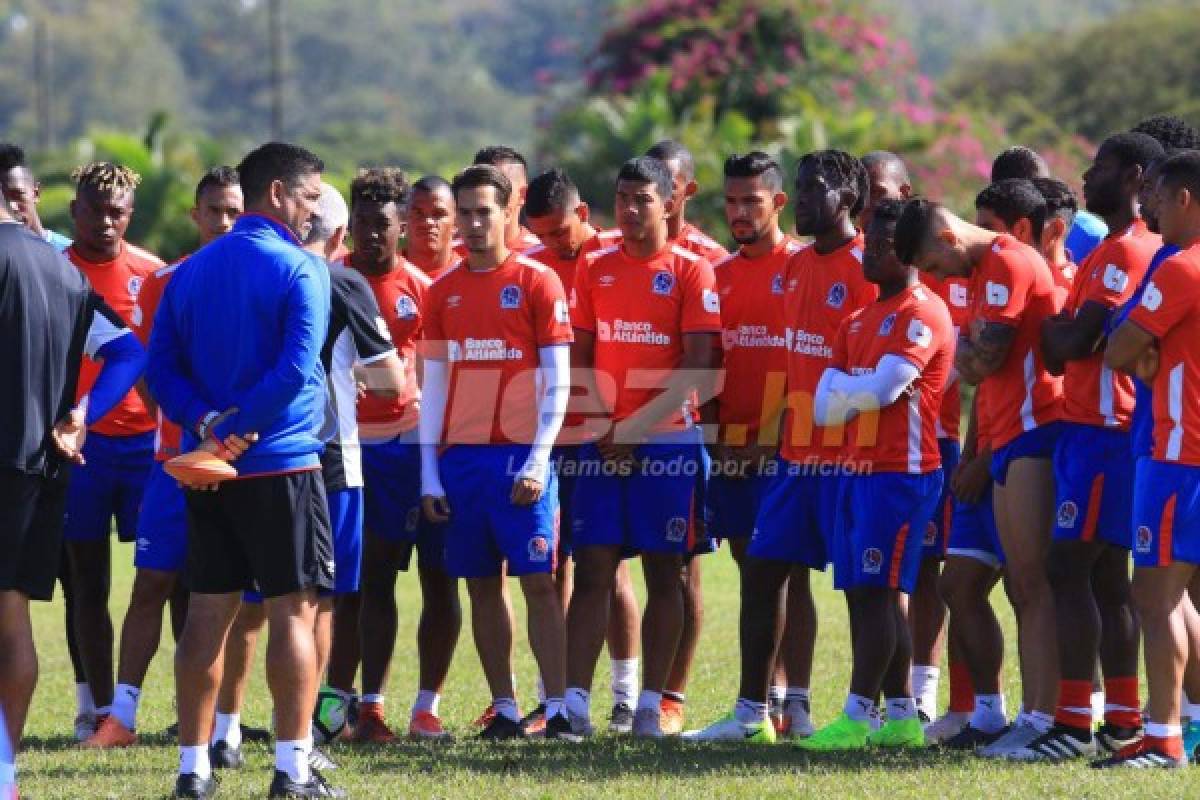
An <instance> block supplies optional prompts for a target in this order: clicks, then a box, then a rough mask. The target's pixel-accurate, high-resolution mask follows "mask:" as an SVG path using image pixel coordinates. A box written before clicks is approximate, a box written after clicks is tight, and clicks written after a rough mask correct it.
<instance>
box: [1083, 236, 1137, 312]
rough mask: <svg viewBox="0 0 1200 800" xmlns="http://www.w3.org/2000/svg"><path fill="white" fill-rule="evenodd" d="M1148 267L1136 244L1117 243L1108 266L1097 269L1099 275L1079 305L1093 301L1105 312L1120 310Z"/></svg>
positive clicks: (1110, 254) (1110, 253) (1105, 263)
mask: <svg viewBox="0 0 1200 800" xmlns="http://www.w3.org/2000/svg"><path fill="white" fill-rule="evenodd" d="M1146 263H1147V262H1146V259H1145V258H1144V257H1142V256H1141V255H1140V254H1139V253H1138V252H1137V250H1136V249H1135V246H1133V244H1132V243H1130V244H1126V243H1125V242H1124V241H1122V242H1118V243H1115V246H1114V247H1112V248H1111V250H1110V251H1109V257H1108V258H1106V259H1105V262H1104V264H1102V265H1097V269H1098V272H1097V273H1096V276H1095V278H1094V279H1093V280H1091V281H1089V282H1088V286H1087V290H1086V291H1085V292H1084V295H1083V298H1082V300H1081V301H1080V303H1079V305H1080V306H1082V305H1083V304H1084V303H1086V302H1089V301H1090V302H1093V303H1099V304H1100V305H1102V306H1104V307H1105V308H1116V307H1117V306H1119V305H1122V304H1124V302H1125V301H1126V300H1128V299H1129V296H1130V295H1132V294H1133V290H1134V289H1135V288H1136V287H1137V284H1138V281H1140V280H1141V278H1142V275H1143V274H1144V273H1145V271H1146Z"/></svg>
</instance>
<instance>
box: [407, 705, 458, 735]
mask: <svg viewBox="0 0 1200 800" xmlns="http://www.w3.org/2000/svg"><path fill="white" fill-rule="evenodd" d="M408 736H409V738H411V739H427V740H429V741H449V740H450V739H452V738H454V737H452V736H451V735H450V732H449V731H447V730H446V729H445V728H443V727H442V720H441V719H440V718H439V717H438V716H437V715H436V714H432V713H430V712H428V711H418V712H417V713H415V714H413V716H412V719H411V720H409V722H408Z"/></svg>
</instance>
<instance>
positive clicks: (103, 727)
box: [80, 714, 138, 750]
mask: <svg viewBox="0 0 1200 800" xmlns="http://www.w3.org/2000/svg"><path fill="white" fill-rule="evenodd" d="M137 739H138V737H137V734H136V733H134V732H133V731H131V730H129V728H126V727H125V726H124V725H122V724H121V721H120V720H118V719H117V718H116V717H114V716H112V715H111V714H110V715H109V716H107V717H105V718H104V721H103V722H101V723H100V725H99V726H98V727H97V728H96V732H95V733H93V734H92V735H91V736H90V737H88V739H87V741H85V742H83V743H82V744H81V745H80V747H86V748H87V749H89V750H111V749H113V748H115V747H130V746H132V745H135V744H137Z"/></svg>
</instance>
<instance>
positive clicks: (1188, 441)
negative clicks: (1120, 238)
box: [1129, 244, 1200, 467]
mask: <svg viewBox="0 0 1200 800" xmlns="http://www.w3.org/2000/svg"><path fill="white" fill-rule="evenodd" d="M1129 320H1130V322H1133V323H1135V324H1137V325H1139V326H1140V327H1141V328H1143V329H1144V330H1145V331H1146V332H1147V333H1149V334H1152V335H1153V336H1155V337H1156V338H1157V339H1158V349H1159V353H1158V365H1159V366H1158V373H1157V374H1156V375H1155V376H1154V386H1153V389H1154V458H1155V459H1156V460H1158V461H1169V462H1174V463H1179V464H1187V465H1189V466H1193V467H1198V466H1200V351H1198V350H1197V348H1196V342H1200V244H1193V245H1192V246H1191V247H1189V248H1188V249H1186V250H1183V251H1181V252H1179V253H1176V254H1175V255H1173V256H1171V257H1170V258H1168V259H1167V260H1166V261H1164V262H1163V263H1162V264H1161V265H1160V266H1159V268H1158V269H1157V270H1155V272H1154V276H1153V277H1152V278H1151V279H1150V281H1149V282H1148V283H1147V284H1146V289H1145V291H1144V292H1143V293H1142V302H1141V303H1140V304H1139V305H1138V307H1137V308H1135V309H1134V310H1133V312H1132V313H1130V315H1129Z"/></svg>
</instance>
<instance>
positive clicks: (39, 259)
mask: <svg viewBox="0 0 1200 800" xmlns="http://www.w3.org/2000/svg"><path fill="white" fill-rule="evenodd" d="M0 284H2V285H3V286H4V287H5V288H4V292H3V295H2V298H3V299H0V332H2V333H3V336H4V341H5V342H7V343H8V346H7V347H5V348H4V352H3V354H2V355H0V376H2V377H3V381H2V383H3V386H4V389H2V390H0V409H3V413H4V419H5V420H6V424H5V429H4V431H5V433H4V436H3V437H0V463H3V464H4V467H3V469H0V515H3V519H2V520H0V536H2V537H3V542H2V545H3V548H4V552H5V554H6V555H5V558H4V559H3V560H2V561H0V709H3V713H2V714H0V724H3V725H5V730H4V732H3V733H0V739H3V740H4V742H5V743H11V745H12V749H13V750H14V751H15V750H17V749H19V746H20V742H21V732H22V730H23V728H24V725H25V717H26V714H27V712H28V710H29V703H30V700H31V699H32V697H33V690H34V687H35V685H36V683H37V675H38V662H37V652H36V649H35V645H34V639H33V626H32V623H31V620H30V616H29V601H30V600H41V601H45V600H49V599H50V598H51V595H52V594H53V591H54V581H55V579H56V577H57V574H58V568H59V565H60V563H61V556H62V553H61V548H62V526H63V509H64V505H65V502H66V500H65V498H66V481H67V478H68V474H69V471H70V469H71V464H72V463H75V464H78V463H80V462H81V460H82V449H83V445H84V438H85V436H86V435H87V427H88V425H90V424H92V423H95V422H96V421H97V420H99V419H100V418H101V417H103V416H104V415H105V414H107V413H108V411H109V410H110V409H111V408H112V407H113V406H115V405H116V404H117V403H118V402H120V400H121V399H122V398H123V397H124V396H125V394H126V392H128V391H129V389H130V388H132V386H133V384H134V382H135V381H137V379H138V376H139V375H140V374H141V372H142V369H143V367H144V366H145V353H144V352H143V350H142V348H141V347H140V346H139V345H138V344H137V341H136V339H135V338H134V337H133V336H132V335H129V333H130V332H129V331H128V330H127V329H126V328H125V326H124V321H123V320H122V319H121V318H120V317H119V316H118V315H117V314H116V312H115V311H113V310H112V309H110V308H109V307H108V306H107V304H105V303H104V302H103V300H101V299H100V297H99V295H97V294H96V293H95V292H94V291H93V290H92V287H91V286H90V285H89V284H88V282H87V280H86V279H85V278H84V277H83V276H82V275H81V274H80V273H79V272H78V271H77V270H76V269H74V268H73V267H71V266H70V265H68V264H67V262H66V260H65V259H63V258H62V256H61V255H59V253H58V251H57V250H56V249H55V248H54V247H53V246H52V245H50V244H48V243H46V242H45V241H44V240H42V239H41V237H39V236H36V235H35V234H34V233H33V232H31V231H29V230H26V228H25V226H24V225H22V223H21V222H20V220H18V219H16V218H15V217H14V216H13V215H12V214H11V213H10V212H9V210H8V205H7V204H3V205H2V207H0ZM46 298H54V302H53V303H47V302H46ZM84 354H86V355H88V356H89V357H91V358H94V359H98V360H100V361H101V362H102V363H103V367H102V369H101V371H100V373H99V375H98V376H97V377H96V380H95V382H94V383H93V384H92V387H91V391H90V393H89V394H88V395H87V396H86V398H85V399H84V400H83V401H81V402H80V403H79V404H76V391H75V389H76V386H75V384H76V381H77V379H78V376H79V372H80V370H79V367H80V359H81V357H82V356H83V355H84ZM0 770H2V771H3V773H4V774H0V782H3V783H8V784H11V786H10V787H9V788H11V789H12V792H11V793H12V796H13V797H16V791H15V783H16V774H15V770H16V767H15V763H13V761H12V757H11V754H6V757H5V758H4V759H3V763H0Z"/></svg>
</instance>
